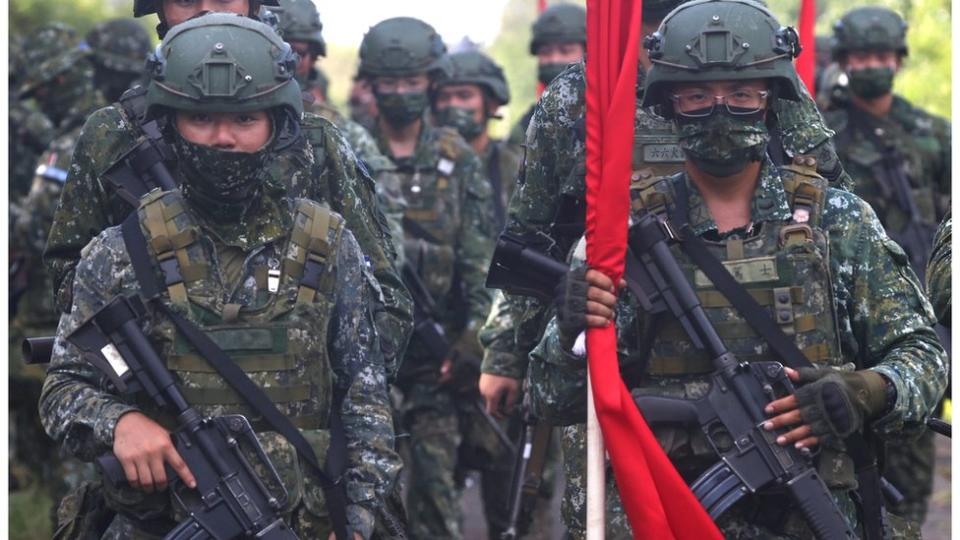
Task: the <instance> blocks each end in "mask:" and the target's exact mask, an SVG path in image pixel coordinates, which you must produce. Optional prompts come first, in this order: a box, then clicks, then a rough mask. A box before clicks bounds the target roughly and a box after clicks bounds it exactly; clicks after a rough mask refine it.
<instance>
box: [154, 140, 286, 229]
mask: <svg viewBox="0 0 960 540" xmlns="http://www.w3.org/2000/svg"><path fill="white" fill-rule="evenodd" d="M271 143H272V137H271V141H270V142H268V143H267V144H265V145H264V146H263V148H261V149H260V150H257V151H256V152H226V151H223V150H217V149H216V148H213V147H211V146H204V145H200V144H196V143H192V142H190V141H188V140H186V139H184V138H183V137H182V136H180V134H179V133H177V135H176V137H175V139H174V142H173V145H174V149H175V150H176V152H177V158H178V161H179V165H180V172H181V174H182V177H183V186H184V195H185V196H186V197H187V198H189V199H192V200H194V202H195V203H196V205H197V206H198V207H199V208H200V209H201V210H202V211H204V212H206V213H208V214H209V215H211V216H212V217H214V218H216V219H223V220H231V219H239V218H240V217H242V216H243V214H244V213H245V212H246V211H247V209H248V208H250V206H251V205H252V203H254V202H256V201H257V200H258V199H259V198H260V194H261V191H262V190H261V187H262V185H263V174H264V171H263V169H264V163H265V162H266V158H267V156H268V155H269V154H270V150H269V148H270V147H271V146H272V144H271Z"/></svg>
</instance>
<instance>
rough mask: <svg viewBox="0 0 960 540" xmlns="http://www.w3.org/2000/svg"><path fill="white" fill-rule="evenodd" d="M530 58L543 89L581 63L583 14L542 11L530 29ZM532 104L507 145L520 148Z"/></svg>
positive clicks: (576, 9) (568, 7)
mask: <svg viewBox="0 0 960 540" xmlns="http://www.w3.org/2000/svg"><path fill="white" fill-rule="evenodd" d="M531 32H532V34H533V37H532V38H531V39H530V54H532V55H534V56H536V57H537V80H538V81H540V84H542V85H543V86H547V85H548V84H550V82H551V81H553V79H555V78H557V76H558V75H560V73H561V72H562V71H563V70H564V69H566V67H567V66H568V65H569V64H575V63H577V62H579V61H581V60H583V55H584V54H585V53H586V52H587V11H586V10H585V9H583V7H582V6H578V5H574V4H555V5H552V6H550V7H548V8H547V9H546V10H544V12H543V13H541V14H540V16H539V17H537V20H536V21H534V23H533V26H532V27H531ZM536 106H537V105H536V103H534V104H533V105H531V106H530V110H528V111H527V112H526V113H524V115H523V116H521V117H520V121H519V122H517V123H516V125H514V126H513V129H511V130H510V136H509V137H507V141H508V142H509V143H510V144H512V145H514V146H520V145H521V144H523V141H524V139H525V134H526V133H527V126H529V125H530V119H531V118H533V112H534V110H535V109H536Z"/></svg>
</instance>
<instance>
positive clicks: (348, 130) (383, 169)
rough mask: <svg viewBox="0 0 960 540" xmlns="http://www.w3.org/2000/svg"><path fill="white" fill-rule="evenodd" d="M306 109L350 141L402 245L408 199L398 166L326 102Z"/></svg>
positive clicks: (396, 240) (361, 129)
mask: <svg viewBox="0 0 960 540" xmlns="http://www.w3.org/2000/svg"><path fill="white" fill-rule="evenodd" d="M308 109H309V110H310V111H311V112H313V113H315V114H317V115H319V116H322V117H323V118H326V119H327V120H329V121H330V122H331V123H332V124H333V125H335V126H337V128H338V129H340V132H341V133H343V136H344V138H346V139H347V142H348V143H350V146H351V148H353V152H354V153H355V154H356V155H357V158H358V159H359V160H360V161H361V162H362V163H363V164H364V165H366V167H367V170H368V171H370V176H371V177H372V178H373V180H374V181H375V182H376V184H377V199H378V200H379V202H380V207H381V208H382V209H383V213H384V215H385V216H386V218H387V224H388V225H389V227H390V236H391V238H392V240H393V243H394V245H395V246H400V245H403V211H404V209H405V208H406V206H407V201H406V200H404V198H403V188H402V187H401V186H400V178H399V177H398V176H397V174H396V171H397V168H396V167H395V166H394V165H393V162H392V161H390V160H389V159H388V158H387V157H386V156H384V155H383V153H381V152H380V148H379V147H378V146H377V141H376V139H374V138H373V136H372V135H370V132H369V131H367V130H366V129H365V128H364V127H363V126H361V125H360V124H358V123H356V122H354V121H353V120H350V119H349V118H347V117H345V116H343V115H342V114H341V113H340V111H338V110H337V109H335V108H333V107H332V106H331V105H330V104H328V103H319V102H317V103H313V104H311V105H310V106H309V107H308ZM396 255H397V260H396V265H397V267H398V268H399V267H401V266H403V250H397V253H396Z"/></svg>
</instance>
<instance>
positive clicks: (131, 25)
mask: <svg viewBox="0 0 960 540" xmlns="http://www.w3.org/2000/svg"><path fill="white" fill-rule="evenodd" d="M84 42H85V43H86V44H87V45H88V46H89V47H90V51H91V53H92V59H93V63H94V66H95V67H96V71H95V74H94V81H95V84H96V87H97V88H99V89H100V90H101V91H102V92H103V94H104V96H106V97H107V100H108V101H117V100H118V99H119V98H120V95H121V94H123V92H124V91H126V90H127V89H128V88H130V86H131V85H132V84H133V83H134V82H135V81H136V80H137V79H139V78H141V77H142V76H143V75H144V61H145V60H146V59H147V55H148V54H150V50H151V48H152V47H151V43H150V34H148V33H147V30H146V29H145V28H144V27H143V26H142V25H141V24H140V23H138V22H137V21H134V20H133V19H113V20H111V21H106V22H102V23H100V24H98V25H97V26H95V27H93V29H92V30H90V31H89V32H88V33H87V36H86V38H84Z"/></svg>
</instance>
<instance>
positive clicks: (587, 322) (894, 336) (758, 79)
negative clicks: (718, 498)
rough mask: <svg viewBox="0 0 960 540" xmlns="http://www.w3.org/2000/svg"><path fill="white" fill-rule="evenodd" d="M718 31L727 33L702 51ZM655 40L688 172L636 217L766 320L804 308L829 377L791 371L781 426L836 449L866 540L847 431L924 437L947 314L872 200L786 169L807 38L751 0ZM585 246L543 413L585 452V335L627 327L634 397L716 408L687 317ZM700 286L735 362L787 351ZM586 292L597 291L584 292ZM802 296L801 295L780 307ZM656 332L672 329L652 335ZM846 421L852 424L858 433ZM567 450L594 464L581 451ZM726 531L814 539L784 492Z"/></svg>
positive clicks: (751, 503)
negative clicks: (783, 140) (684, 322)
mask: <svg viewBox="0 0 960 540" xmlns="http://www.w3.org/2000/svg"><path fill="white" fill-rule="evenodd" d="M705 29H709V31H710V33H711V35H712V36H717V37H718V38H719V39H715V40H700V41H697V38H698V37H699V36H702V35H703V34H701V32H703V31H704V30H705ZM691 43H696V45H694V46H690V44H691ZM730 43H750V44H751V47H750V55H746V54H736V53H734V54H732V55H728V54H727V52H728V50H729V49H726V48H725V47H726V45H727V44H730ZM778 44H779V45H778ZM645 45H646V47H647V48H648V55H649V57H650V59H651V61H652V63H653V67H652V68H651V69H650V70H648V72H647V76H646V80H645V83H644V94H643V101H642V105H645V106H652V105H657V106H660V107H661V109H660V110H661V111H662V112H663V113H664V114H666V115H667V116H669V117H670V118H671V119H672V122H673V123H674V124H675V126H676V128H677V130H678V134H679V145H680V146H681V148H682V150H683V153H684V157H685V161H684V164H683V172H681V173H677V174H674V175H672V176H668V177H665V178H658V179H653V180H652V181H640V182H634V183H633V186H632V189H631V195H632V197H634V201H635V203H634V206H633V208H634V209H635V212H637V214H636V215H634V218H635V219H636V218H638V217H639V216H640V215H641V214H643V213H646V212H653V213H655V214H656V215H658V216H662V217H663V218H667V217H668V216H669V217H668V219H669V220H670V223H671V224H672V225H673V226H674V228H675V229H676V230H681V229H682V230H683V231H684V234H685V235H686V234H693V235H696V236H697V237H699V238H701V239H702V240H703V241H704V244H705V246H706V249H707V252H708V253H707V256H709V257H716V258H718V259H720V260H721V261H727V264H728V265H729V264H731V263H734V261H735V264H736V265H737V266H738V267H739V268H740V269H742V270H743V271H742V272H736V273H735V274H736V275H737V276H738V277H737V280H738V281H739V282H740V284H741V285H742V286H743V288H744V289H746V290H747V291H749V292H748V294H749V295H751V296H753V297H754V298H756V299H759V300H758V301H759V302H760V303H762V304H766V305H767V306H769V308H762V310H763V316H764V317H769V316H770V315H769V314H770V313H772V312H774V311H776V310H781V311H783V310H785V311H783V312H784V313H787V314H789V316H788V317H780V316H778V317H777V320H779V321H782V322H781V324H782V326H781V330H782V331H783V332H785V333H786V334H788V335H789V336H790V337H789V338H787V339H788V340H789V341H790V342H792V343H791V344H790V346H793V345H795V346H796V347H797V348H798V349H799V350H800V351H803V353H801V354H803V355H805V356H806V357H807V358H808V359H809V360H810V361H811V362H813V363H814V365H816V366H817V367H816V368H805V369H803V370H800V371H799V372H797V371H793V370H789V369H788V375H789V376H790V378H791V379H792V380H793V381H794V382H795V383H800V387H799V389H798V390H797V392H796V394H794V395H790V396H788V397H785V398H782V399H778V400H775V401H773V402H771V403H770V404H769V405H768V406H767V407H766V410H765V412H766V413H767V414H768V415H769V417H770V419H769V420H768V421H767V422H766V423H765V424H764V428H765V429H768V430H770V429H778V428H785V430H786V432H785V433H783V434H782V435H780V436H778V438H777V440H776V443H777V444H780V445H797V446H799V447H805V448H816V449H817V450H818V452H819V453H818V456H817V460H816V464H817V465H818V471H819V475H820V476H821V477H822V478H823V480H824V481H825V483H826V484H827V486H828V487H829V488H830V489H831V491H832V494H833V496H834V498H835V499H836V501H837V503H838V506H839V508H840V510H841V512H842V513H843V514H844V517H845V519H846V521H847V522H848V524H849V525H850V526H851V527H854V528H857V530H858V531H859V530H860V527H862V526H863V523H858V517H857V509H856V506H855V505H854V503H853V500H852V499H851V498H850V493H851V490H852V489H853V488H854V487H855V484H856V480H855V479H854V469H853V462H852V461H851V458H850V457H849V456H848V455H847V454H846V447H845V446H844V444H843V442H842V440H841V439H842V438H844V437H846V436H847V431H852V432H860V431H863V430H867V429H869V430H870V431H871V432H872V433H873V434H874V435H876V436H878V437H883V438H885V439H888V440H889V439H894V438H897V437H901V436H903V435H906V434H909V433H915V432H916V431H917V430H919V429H922V427H923V424H924V420H925V419H926V417H927V416H928V415H929V414H930V412H931V411H932V410H933V407H934V406H935V404H936V402H937V401H938V400H939V399H940V396H941V394H942V392H943V389H944V387H945V386H946V380H945V372H946V356H945V354H944V352H943V349H942V347H941V346H940V344H939V341H938V339H937V337H936V334H935V332H934V331H933V329H932V327H931V325H932V324H933V321H934V320H933V313H932V311H931V309H930V305H929V303H928V302H927V300H926V298H925V297H924V296H923V294H922V293H921V292H920V289H919V284H918V282H917V278H916V276H915V275H914V274H913V272H912V270H911V269H910V267H909V265H908V264H907V262H906V258H905V256H904V253H903V250H902V249H901V248H900V247H899V246H898V245H897V244H896V243H895V242H893V241H891V240H890V239H889V238H887V237H886V235H885V234H884V233H883V229H882V228H881V227H880V225H879V222H878V221H877V219H876V215H875V214H874V213H873V211H872V209H871V208H870V206H869V205H868V204H866V203H865V202H864V201H863V200H861V199H859V198H858V197H856V196H855V195H853V194H851V193H849V192H847V191H843V190H838V189H835V188H831V187H829V185H828V183H827V181H826V180H825V179H824V178H822V177H821V176H819V175H818V174H817V173H816V168H815V166H814V165H813V163H812V160H811V159H810V158H809V157H800V158H799V159H797V160H796V163H795V164H793V165H789V166H784V167H777V166H776V165H775V164H774V163H773V162H772V160H771V159H770V157H769V154H768V151H767V144H768V141H769V139H770V137H771V133H770V131H769V130H768V128H767V123H766V122H765V121H764V120H765V118H764V117H765V116H767V115H769V114H770V113H772V112H773V111H775V109H773V108H772V106H773V102H774V101H777V100H794V101H796V100H800V99H805V98H804V97H803V94H802V92H801V87H802V83H800V82H799V80H798V78H797V75H796V71H795V70H794V68H793V65H792V59H793V57H794V56H795V55H796V54H797V53H798V52H799V39H798V38H797V36H796V33H795V32H794V31H793V30H792V29H788V28H784V27H782V26H781V25H780V23H779V22H778V21H777V20H776V19H775V18H774V17H773V15H772V14H771V13H770V12H769V11H768V10H766V9H765V8H763V7H762V6H760V5H759V4H756V3H754V2H751V1H749V0H700V1H694V2H689V3H686V4H684V5H683V6H682V7H680V8H678V9H677V10H675V11H673V12H671V14H670V15H669V16H668V17H667V19H666V20H664V22H663V24H662V25H661V27H660V30H659V31H658V32H657V33H656V34H653V35H652V36H651V37H649V38H648V39H647V40H645ZM702 59H707V60H706V61H702ZM714 59H718V60H714ZM675 66H682V69H677V68H676V67H675ZM532 129H533V128H531V131H532ZM684 209H686V211H684ZM791 231H793V232H791ZM798 231H799V234H798ZM828 231H829V234H828V233H827V232H828ZM671 252H672V253H673V254H674V255H675V256H676V258H677V260H678V261H679V263H680V265H681V269H682V271H683V276H686V279H691V277H690V276H694V275H695V273H696V272H700V270H698V266H696V265H695V263H694V262H693V260H692V259H690V258H688V257H687V255H686V254H685V253H686V250H684V251H683V252H681V251H680V249H679V248H677V247H676V246H675V247H673V248H671ZM583 253H584V251H583V249H582V246H580V247H578V249H577V252H576V256H575V262H574V265H575V267H576V268H575V269H574V270H571V272H570V273H569V274H568V275H567V278H566V279H565V280H564V282H563V287H562V290H563V291H564V292H563V293H561V294H560V296H559V298H558V308H557V310H558V312H557V317H556V318H555V319H554V320H552V321H551V322H550V323H549V326H548V329H547V332H546V334H545V337H544V339H543V341H542V342H541V343H540V344H539V345H538V348H537V350H535V351H534V353H533V355H532V358H531V365H530V375H529V376H530V382H531V393H532V397H533V402H534V405H535V406H536V408H537V409H538V412H539V413H541V414H543V415H545V416H546V417H547V418H549V419H552V420H553V421H555V422H558V423H561V424H566V425H569V426H570V427H569V428H567V429H568V430H569V431H570V432H572V434H573V438H576V439H579V440H580V441H581V445H582V438H583V431H584V430H583V428H582V425H583V422H584V420H585V413H586V405H585V398H586V388H585V384H586V373H585V372H586V364H585V362H584V359H583V358H582V357H579V356H577V355H576V354H575V353H573V352H571V345H572V344H573V342H574V340H575V339H576V337H577V335H578V334H579V333H580V332H581V331H583V330H584V329H585V327H587V326H591V327H601V326H604V325H607V324H609V322H610V321H611V320H613V319H614V318H615V319H616V325H617V329H618V351H619V357H620V365H621V370H622V371H624V372H626V373H632V376H627V377H626V378H627V384H628V387H629V388H632V392H633V394H634V396H643V395H653V396H669V397H673V398H681V399H688V400H694V399H698V398H700V397H701V396H703V395H704V393H705V392H706V391H707V390H708V389H709V388H710V382H709V374H710V372H712V371H713V367H712V363H711V362H710V358H709V357H708V356H707V355H706V354H704V352H703V351H700V350H697V348H696V346H695V345H694V344H693V343H691V342H690V341H689V339H688V338H687V336H686V334H685V333H684V331H683V330H682V328H681V326H680V324H679V323H678V321H677V320H676V319H674V318H673V317H672V316H671V315H670V314H665V315H664V318H662V319H661V320H660V321H659V323H658V322H655V320H654V317H652V316H649V315H648V313H647V312H646V311H645V310H644V308H643V307H642V305H641V303H640V301H639V300H638V299H637V298H636V297H634V296H633V295H632V293H630V292H628V291H622V292H621V293H620V294H619V295H616V294H614V291H615V290H616V289H615V288H614V287H613V283H611V282H610V281H609V279H607V278H606V276H604V275H603V274H601V273H599V272H596V271H594V270H589V269H587V268H586V267H585V266H583V260H582V257H583ZM765 261H766V262H765ZM770 261H776V263H775V268H774V269H773V270H774V272H775V277H774V278H773V280H771V279H770V278H769V277H767V276H769V275H770V272H769V271H768V272H763V271H761V270H762V268H763V267H764V265H768V264H770V263H769V262H770ZM768 270H769V269H768ZM695 281H696V289H695V290H696V293H697V296H698V297H699V298H700V299H701V302H702V303H703V304H704V310H705V312H706V316H707V318H708V319H709V321H710V323H711V324H713V325H714V327H715V328H716V330H717V332H718V333H719V334H720V337H721V339H722V340H723V342H724V344H725V345H726V347H727V348H729V350H730V352H731V353H733V354H734V355H735V356H736V357H737V358H738V359H739V360H741V361H752V360H757V359H764V360H769V359H771V357H774V358H776V356H775V355H774V353H773V351H774V349H773V348H772V347H771V346H770V345H769V344H768V342H767V340H766V339H765V338H761V337H760V335H758V334H757V333H755V332H753V331H752V328H751V326H748V323H747V322H746V319H747V317H744V316H743V315H741V314H740V312H738V311H737V310H736V309H735V308H732V307H731V304H730V303H729V302H726V301H725V300H724V298H729V296H730V294H729V293H728V292H726V291H724V292H721V289H720V288H718V287H716V286H714V285H713V283H712V282H711V281H704V280H702V279H701V278H699V277H698V278H696V280H695ZM578 285H582V286H583V288H582V289H579V292H574V291H577V290H578V289H577V288H576V287H577V286H578ZM781 287H783V289H781ZM724 289H725V288H724ZM788 290H789V291H790V292H789V293H788V294H787V295H786V301H785V302H782V301H781V300H780V299H778V297H777V294H781V296H782V292H784V291H788ZM774 291H780V293H775V292H774ZM794 291H795V292H794ZM588 298H589V301H588ZM765 298H768V299H769V300H764V299H765ZM778 312H779V311H778ZM771 321H772V319H771ZM652 324H657V325H658V326H657V328H656V331H654V332H652V333H651V332H649V330H650V325H652ZM641 365H642V366H644V367H642V371H640V372H635V371H634V372H631V367H633V368H640V366H641ZM827 395H831V396H833V397H835V398H838V399H837V400H836V401H834V400H828V399H827V398H826V396H827ZM840 419H842V420H844V421H848V423H847V424H846V425H842V426H841V424H840V423H838V422H839V421H840ZM576 426H580V427H579V428H577V427H576ZM652 429H653V432H654V434H655V435H656V437H657V440H658V441H659V443H660V444H661V445H662V446H663V447H664V450H665V451H666V453H667V455H668V456H669V457H670V459H671V461H672V462H673V464H674V466H675V467H677V469H678V471H679V472H680V473H681V474H682V475H683V477H684V478H686V479H687V480H688V481H689V480H692V479H694V478H696V477H697V476H698V475H699V474H700V473H701V472H703V471H704V470H705V469H706V468H707V467H708V466H710V465H711V464H713V463H714V462H715V461H716V459H717V456H716V454H715V451H714V450H713V447H712V446H710V443H708V442H707V440H706V439H705V437H704V435H703V432H702V431H701V430H700V427H699V426H698V425H690V424H684V423H681V422H676V423H671V422H669V421H664V422H663V423H657V424H653V425H652ZM845 430H847V431H845ZM565 458H566V459H568V460H577V461H581V462H582V460H583V456H582V454H581V455H579V456H575V455H574V454H573V453H572V450H571V452H570V453H569V454H568V453H567V449H566V448H565ZM581 474H583V473H582V472H581ZM633 487H634V486H629V487H628V486H620V488H621V489H630V488H633ZM607 488H608V489H607V493H608V503H609V504H608V510H607V512H608V514H607V522H608V526H607V538H628V537H629V538H632V537H633V535H632V534H631V531H630V528H629V525H628V524H627V522H626V519H625V517H624V515H623V511H622V509H621V508H620V504H619V500H618V499H619V496H618V492H617V488H616V486H615V485H614V483H613V482H612V480H611V481H610V482H608V484H607ZM878 497H879V493H877V494H875V497H874V498H873V500H877V499H876V498H878ZM568 508H575V509H576V510H578V512H577V514H575V515H571V516H567V519H568V523H570V525H571V529H572V532H573V536H574V538H582V537H583V534H584V532H583V528H584V520H583V515H582V508H583V507H582V503H579V502H578V503H577V504H574V505H570V506H568ZM890 523H891V526H893V527H894V534H900V535H905V534H906V533H905V532H904V529H903V527H904V524H902V523H897V522H896V520H895V519H893V518H891V519H890ZM717 526H718V527H719V529H720V531H721V532H722V533H723V534H724V535H725V536H726V537H727V538H814V535H813V532H812V530H811V529H810V527H809V526H808V524H807V523H806V521H805V520H804V519H803V517H802V516H801V514H800V513H799V511H798V507H797V506H796V505H795V503H794V502H793V501H792V500H791V499H790V498H788V497H786V496H785V495H784V494H782V492H780V494H778V493H775V492H767V491H762V492H760V493H758V494H757V495H756V496H752V495H747V496H745V497H744V498H743V499H742V500H740V501H739V502H737V503H736V504H735V505H734V506H732V507H731V508H730V509H728V510H727V511H726V512H724V513H723V514H722V515H720V516H719V518H717ZM912 533H913V534H914V536H915V535H916V534H918V531H916V530H913V531H912ZM636 534H637V535H642V534H643V532H642V531H636ZM861 534H862V533H861ZM896 537H905V536H896Z"/></svg>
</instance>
